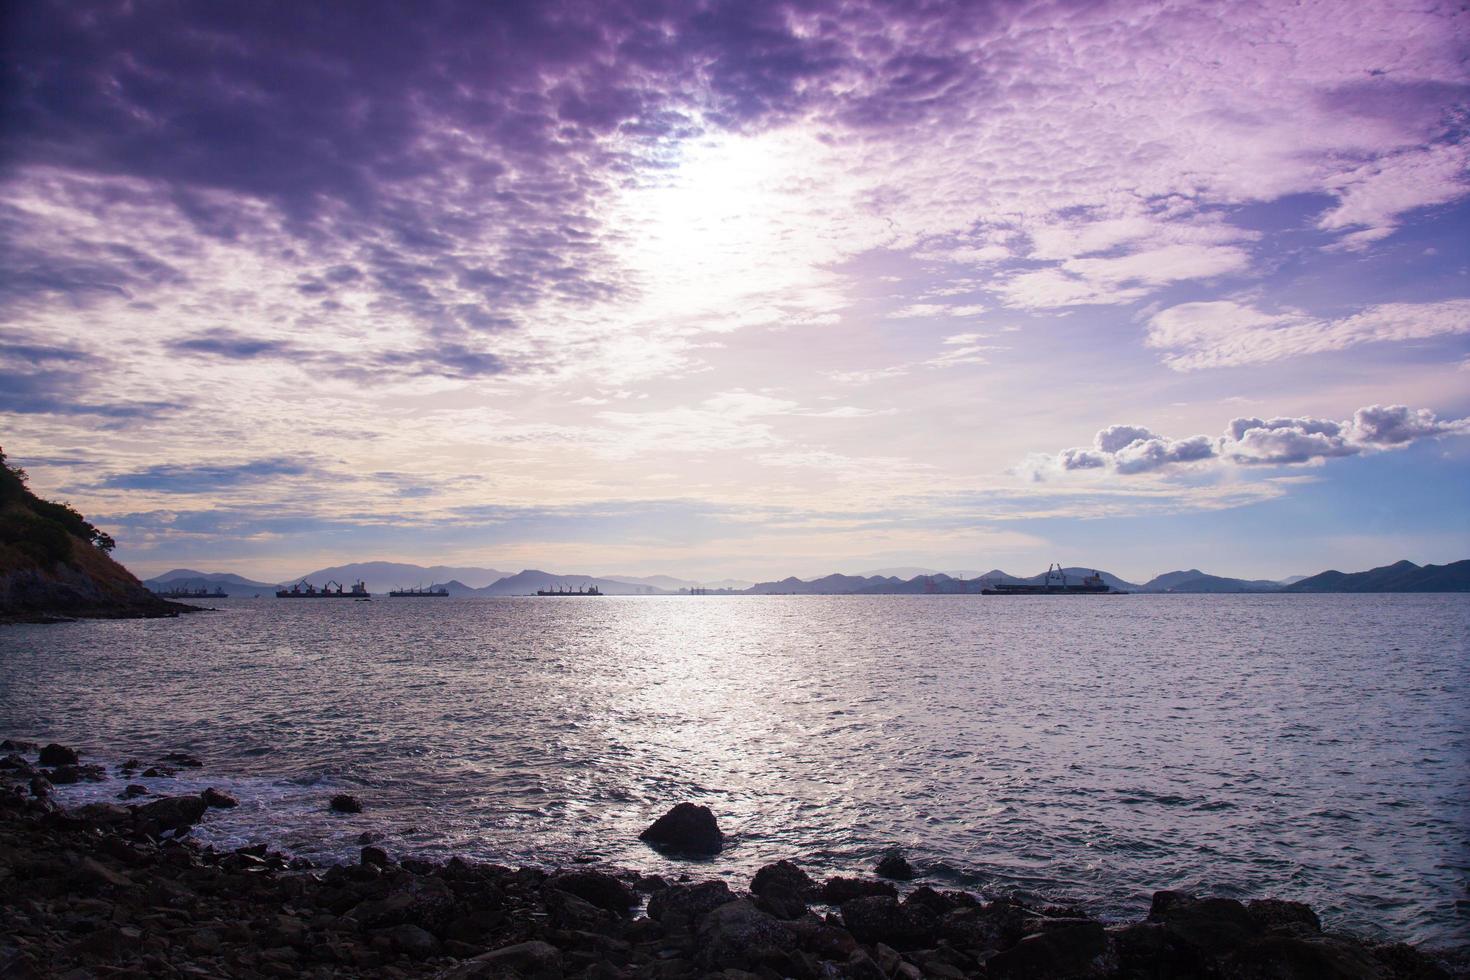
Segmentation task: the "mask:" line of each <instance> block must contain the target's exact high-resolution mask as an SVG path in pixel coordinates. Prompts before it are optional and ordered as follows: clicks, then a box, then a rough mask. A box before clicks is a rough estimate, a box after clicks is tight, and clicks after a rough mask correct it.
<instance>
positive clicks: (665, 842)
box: [638, 803, 725, 854]
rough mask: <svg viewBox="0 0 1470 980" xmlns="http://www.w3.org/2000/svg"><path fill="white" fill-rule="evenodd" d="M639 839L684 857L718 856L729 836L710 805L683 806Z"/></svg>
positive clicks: (658, 822) (657, 822)
mask: <svg viewBox="0 0 1470 980" xmlns="http://www.w3.org/2000/svg"><path fill="white" fill-rule="evenodd" d="M638 839H639V840H642V841H646V842H648V843H649V844H652V845H653V846H654V847H657V848H660V849H663V850H668V851H674V852H677V853H684V854H718V853H719V852H720V850H721V848H723V847H724V846H725V835H724V834H723V833H721V832H720V826H719V824H718V823H717V822H716V821H715V815H714V813H713V812H711V811H710V808H709V807H707V806H697V805H695V804H693V803H680V804H679V805H678V806H676V807H674V808H673V809H672V810H670V811H669V812H668V813H665V814H664V815H663V816H661V817H659V818H658V819H657V820H655V821H654V822H653V823H652V824H650V825H649V827H648V829H647V830H645V831H643V833H641V834H639V835H638Z"/></svg>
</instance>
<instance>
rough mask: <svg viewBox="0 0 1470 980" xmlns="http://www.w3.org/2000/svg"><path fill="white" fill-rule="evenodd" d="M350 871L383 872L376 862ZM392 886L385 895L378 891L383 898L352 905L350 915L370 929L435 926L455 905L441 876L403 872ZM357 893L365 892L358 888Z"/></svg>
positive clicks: (358, 866)
mask: <svg viewBox="0 0 1470 980" xmlns="http://www.w3.org/2000/svg"><path fill="white" fill-rule="evenodd" d="M348 870H349V871H351V872H359V871H363V870H370V871H372V872H373V873H374V876H375V877H376V875H377V874H378V873H379V872H380V869H379V868H378V867H377V866H376V865H371V864H360V865H356V866H354V867H353V868H350V869H348ZM390 887H391V889H392V890H391V891H389V892H388V893H387V894H386V895H383V893H382V892H381V891H378V892H376V894H379V895H383V897H381V898H371V899H368V900H367V901H364V902H361V903H359V904H357V905H356V906H355V907H351V906H349V908H350V909H351V911H349V912H348V913H347V914H348V916H349V917H350V918H352V919H354V920H356V921H357V922H360V923H362V925H363V926H365V927H367V928H371V929H384V928H387V927H389V926H396V925H401V924H403V923H405V922H410V923H413V924H414V925H418V926H424V927H426V928H433V927H435V926H436V925H437V924H438V923H439V922H441V921H443V920H444V919H445V918H447V916H448V913H449V912H450V910H451V908H452V907H453V904H454V895H453V893H452V892H451V891H450V888H449V886H448V885H447V884H445V883H444V881H443V879H441V878H437V877H422V878H421V877H417V876H413V875H403V876H401V877H400V878H399V879H398V880H397V881H396V883H395V884H393V885H392V886H390ZM358 894H363V893H362V892H361V891H359V892H358ZM369 894H372V893H371V892H369ZM350 900H351V899H349V901H350Z"/></svg>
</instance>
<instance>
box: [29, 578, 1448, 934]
mask: <svg viewBox="0 0 1470 980" xmlns="http://www.w3.org/2000/svg"><path fill="white" fill-rule="evenodd" d="M217 605H219V606H221V607H222V608H221V609H220V611H218V612H212V613H204V614H200V615H197V616H189V617H185V618H182V619H178V620H156V621H130V622H84V623H72V624H62V625H54V626H20V627H0V734H6V735H10V736H15V737H24V738H31V739H38V740H53V739H54V740H58V741H61V742H63V743H66V744H72V745H76V746H78V747H79V748H80V749H81V750H82V751H83V752H84V754H85V756H87V757H88V758H90V759H91V761H108V762H116V761H120V760H122V759H124V758H127V757H130V756H135V757H138V758H141V759H143V760H145V761H149V760H151V759H156V758H157V757H158V756H159V755H160V754H162V753H164V752H168V751H173V750H185V751H189V752H192V753H195V754H196V755H198V756H199V757H200V758H202V759H203V760H205V762H206V764H207V768H206V769H204V770H201V771H188V770H186V771H184V772H183V773H181V774H180V775H179V776H178V777H176V778H174V779H172V780H164V779H158V780H145V781H144V782H149V783H151V784H152V786H153V788H155V789H157V790H159V791H163V792H178V791H184V790H197V789H199V788H202V787H203V786H205V785H213V786H218V787H220V788H222V789H226V790H228V791H229V792H231V793H233V794H235V795H236V796H238V797H239V798H240V799H241V800H242V804H243V805H242V806H241V807H240V808H239V809H237V810H234V811H213V812H212V813H211V815H210V817H209V818H208V819H207V820H206V821H205V823H204V824H201V826H200V828H199V829H198V831H197V832H198V833H200V834H201V836H203V837H204V838H205V839H207V840H210V841H212V842H215V843H217V844H220V845H233V844H240V843H246V842H254V841H261V840H265V841H269V842H271V843H272V844H274V845H275V846H279V847H282V848H284V849H287V850H289V851H291V852H293V853H298V854H304V855H307V856H311V857H315V858H327V857H351V856H354V855H355V854H356V851H357V848H358V844H357V838H358V835H359V834H361V833H363V832H364V831H368V832H371V833H375V834H378V835H381V837H382V839H383V841H384V843H385V844H386V846H387V847H388V848H389V849H390V851H393V852H396V853H402V854H407V853H415V854H420V855H423V856H428V857H433V858H446V857H448V856H449V855H452V854H460V855H464V856H467V857H474V858H478V859H485V860H494V861H498V862H501V863H508V864H513V865H514V864H519V863H539V864H554V863H561V862H568V861H572V860H596V861H606V862H610V863H613V864H617V865H620V866H626V867H636V868H640V869H644V870H646V871H654V872H659V873H663V874H675V875H677V874H679V873H682V872H689V873H692V874H694V875H695V876H716V875H726V876H729V877H730V878H731V879H732V882H736V883H742V884H743V883H744V882H745V881H746V880H747V879H748V876H749V875H750V874H751V873H752V872H753V871H754V870H755V869H756V868H758V867H759V866H760V865H762V864H764V863H766V862H768V861H773V860H776V859H780V858H791V859H794V860H796V861H798V862H800V863H801V864H803V865H805V866H806V867H808V868H809V869H811V870H812V871H813V872H816V873H833V872H844V873H853V872H860V871H865V870H867V869H869V868H871V866H872V864H873V863H874V861H875V860H876V858H877V857H878V856H879V855H880V854H881V852H882V851H883V850H884V849H885V848H887V847H889V846H893V845H897V846H901V847H903V848H905V849H906V850H907V851H908V853H909V855H910V858H911V860H913V862H914V863H915V864H916V865H917V866H918V867H919V868H920V869H921V871H922V872H923V877H922V878H921V880H923V881H927V882H929V883H932V884H935V885H936V886H941V887H965V888H970V889H977V890H982V891H986V892H990V893H1006V892H1012V893H1014V892H1021V893H1027V894H1033V895H1039V896H1044V897H1045V898H1047V899H1050V900H1053V901H1074V902H1080V903H1083V904H1085V905H1087V906H1088V907H1089V908H1090V909H1092V910H1093V911H1094V912H1098V913H1101V914H1103V915H1107V916H1119V917H1121V916H1136V915H1140V914H1142V913H1143V912H1144V911H1145V910H1146V909H1147V905H1148V900H1149V896H1150V895H1151V893H1152V892H1153V891H1154V890H1156V889H1160V888H1182V889H1188V890H1193V891H1200V892H1211V893H1215V894H1221V895H1231V896H1237V897H1241V898H1251V897H1259V896H1265V895H1274V896H1279V897H1283V898H1291V899H1297V900H1300V901H1305V902H1308V903H1310V904H1311V905H1312V906H1313V907H1314V908H1316V909H1317V910H1318V911H1319V913H1321V914H1322V915H1323V917H1324V919H1325V920H1326V921H1327V923H1328V924H1329V925H1330V926H1332V927H1335V928H1339V929H1346V930H1349V931H1355V932H1359V933H1362V934H1366V935H1371V936H1382V937H1391V938H1397V939H1406V940H1409V941H1413V942H1417V943H1424V944H1428V945H1431V946H1437V947H1453V946H1462V945H1465V944H1466V943H1467V922H1470V900H1467V892H1466V882H1467V877H1470V739H1467V729H1470V698H1467V687H1470V670H1467V661H1470V597H1464V596H1418V595H1401V596H1110V597H1066V596H1062V597H1024V598H1022V597H1016V598H1004V597H1002V598H994V597H992V598H981V597H971V596H880V597H862V598H858V597H806V596H770V597H757V596H750V597H743V596H742V597H666V598H659V597H629V598H614V597H603V598H598V599H586V600H581V599H578V600H544V599H543V600H537V599H534V598H528V599H488V600H458V599H447V600H446V599H432V600H425V599H420V600H413V599H400V600H391V599H378V600H375V601H374V602H371V603H359V602H347V601H343V602H338V601H320V600H318V601H297V602H285V601H279V600H275V599H271V598H265V599H230V600H225V601H219V602H217ZM84 761H86V760H85V759H84ZM121 788H122V782H121V781H120V780H112V781H109V782H107V783H103V784H97V785H90V786H88V785H83V786H78V787H64V788H62V791H63V793H64V794H65V798H66V799H68V800H73V801H78V800H82V799H88V798H96V797H101V798H110V797H111V796H112V795H114V794H115V793H117V792H118V791H119V790H121ZM340 791H347V792H352V793H354V794H356V795H357V796H359V797H360V798H361V799H362V800H363V802H364V804H365V806H366V812H365V813H363V814H361V815H358V816H342V815H334V814H329V813H327V812H325V804H326V801H327V799H328V798H329V797H330V795H331V794H332V793H334V792H340ZM681 800H694V801H697V802H700V803H705V804H707V805H709V806H710V807H711V808H712V809H713V810H714V811H715V813H716V814H717V816H718V817H719V820H720V823H721V825H722V827H723V828H724V829H725V831H726V832H727V834H728V835H729V837H730V845H729V847H728V848H727V850H726V851H725V853H724V854H722V855H721V856H720V857H718V858H716V859H714V860H711V861H707V862H700V863H697V864H693V865H691V864H690V863H688V862H679V861H673V860H669V859H666V858H664V857H662V856H660V855H659V854H657V853H655V852H654V851H652V850H650V849H648V848H647V847H645V846H643V845H642V844H640V843H639V842H638V841H637V839H636V838H637V834H638V832H639V831H640V830H642V829H643V827H644V826H646V825H647V824H648V823H649V822H650V821H651V820H652V819H653V818H654V817H656V816H658V815H659V814H660V813H661V812H663V810H665V809H666V808H667V807H669V806H670V805H672V804H673V803H676V802H678V801H681Z"/></svg>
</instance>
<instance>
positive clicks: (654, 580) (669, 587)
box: [601, 575, 755, 592]
mask: <svg viewBox="0 0 1470 980" xmlns="http://www.w3.org/2000/svg"><path fill="white" fill-rule="evenodd" d="M601 577H602V578H605V579H607V580H609V581H612V582H626V583H628V584H629V585H647V586H651V587H653V588H655V589H658V590H660V591H663V592H678V591H679V590H680V589H733V590H735V591H737V592H739V591H740V590H742V589H748V588H750V587H751V586H752V585H753V584H755V583H753V582H743V581H741V580H739V579H733V578H722V579H719V580H718V581H712V582H704V581H695V580H694V579H687V578H675V577H674V576H672V575H642V576H640V575H603V576H601Z"/></svg>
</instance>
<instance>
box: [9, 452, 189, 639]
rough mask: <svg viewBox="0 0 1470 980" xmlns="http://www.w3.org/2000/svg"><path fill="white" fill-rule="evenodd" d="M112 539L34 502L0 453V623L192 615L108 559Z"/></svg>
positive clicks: (73, 515)
mask: <svg viewBox="0 0 1470 980" xmlns="http://www.w3.org/2000/svg"><path fill="white" fill-rule="evenodd" d="M112 547H113V540H112V538H111V537H110V536H108V535H107V534H106V533H104V532H103V531H101V530H99V529H98V528H96V527H94V526H93V525H92V524H91V523H90V522H89V521H87V519H86V518H84V517H83V516H82V515H81V514H79V513H77V512H76V511H75V510H74V509H72V508H71V507H69V506H68V505H66V504H64V503H56V502H54V501H50V500H42V499H41V498H40V497H37V496H36V495H35V494H34V493H32V492H31V490H30V488H29V487H27V486H26V475H25V471H24V470H21V469H18V468H16V467H14V466H11V465H9V464H8V463H6V462H5V453H4V452H0V623H13V622H51V621H56V620H67V619H77V618H85V619H134V618H143V617H155V616H177V615H179V614H180V613H186V612H198V611H199V609H198V607H196V606H190V605H186V604H184V603H179V602H169V601H168V600H166V599H160V598H159V597H158V596H156V595H154V594H153V593H152V592H149V591H148V589H146V588H144V586H143V583H142V582H139V581H138V580H137V578H135V577H134V576H133V574H132V573H131V572H129V571H128V570H127V569H126V568H123V567H122V566H121V565H119V564H118V563H117V562H115V561H113V560H112V557H111V555H110V554H109V552H111V551H112Z"/></svg>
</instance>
